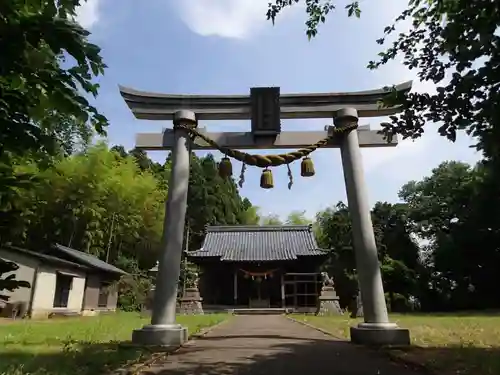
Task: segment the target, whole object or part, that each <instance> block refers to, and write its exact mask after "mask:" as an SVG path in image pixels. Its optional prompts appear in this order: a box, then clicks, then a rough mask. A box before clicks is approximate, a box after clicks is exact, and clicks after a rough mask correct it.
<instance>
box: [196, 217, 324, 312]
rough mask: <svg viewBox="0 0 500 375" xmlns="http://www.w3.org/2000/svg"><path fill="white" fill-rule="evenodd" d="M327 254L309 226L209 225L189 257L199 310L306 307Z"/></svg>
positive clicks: (317, 288) (318, 284)
mask: <svg viewBox="0 0 500 375" xmlns="http://www.w3.org/2000/svg"><path fill="white" fill-rule="evenodd" d="M326 255H327V252H326V251H324V250H321V249H318V245H317V243H316V239H315V238H314V233H313V230H312V226H311V225H283V226H274V225H267V226H258V225H252V226H208V227H207V233H206V237H205V240H204V242H203V246H202V248H201V249H199V250H196V251H192V252H189V254H188V259H189V260H190V261H191V262H193V263H195V264H197V265H198V266H199V268H200V276H199V277H200V280H199V284H198V285H199V290H200V294H201V297H202V298H203V305H204V308H208V309H210V308H290V309H294V310H296V311H309V310H313V309H314V308H315V307H316V305H317V301H318V296H319V294H320V291H321V285H322V281H321V276H320V273H319V267H320V266H321V264H322V263H323V261H324V260H325V258H326Z"/></svg>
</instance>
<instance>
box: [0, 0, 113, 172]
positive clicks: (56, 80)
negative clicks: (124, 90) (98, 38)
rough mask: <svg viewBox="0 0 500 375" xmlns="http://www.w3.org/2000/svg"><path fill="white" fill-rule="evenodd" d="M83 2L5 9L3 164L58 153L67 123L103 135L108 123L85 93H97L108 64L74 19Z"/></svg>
mask: <svg viewBox="0 0 500 375" xmlns="http://www.w3.org/2000/svg"><path fill="white" fill-rule="evenodd" d="M80 3H81V1H79V0H74V1H62V0H57V1H41V2H40V1H39V2H36V1H35V2H33V1H31V2H28V3H26V2H25V1H21V0H12V1H4V2H2V4H1V5H0V15H1V16H0V30H1V34H2V36H3V37H2V38H1V39H0V50H1V51H2V59H0V77H2V78H1V79H0V97H1V98H2V101H0V144H1V145H2V147H1V149H0V161H3V162H4V163H6V164H8V161H6V160H5V158H8V157H9V155H10V154H11V153H14V154H24V153H25V152H26V150H35V151H37V152H39V151H40V149H41V150H42V152H48V153H53V152H54V151H55V146H56V142H55V141H57V134H58V133H60V132H61V131H62V132H64V130H65V128H66V129H67V125H68V124H67V122H65V121H70V122H72V121H73V120H74V123H77V124H81V126H82V127H83V128H85V124H91V125H92V126H93V127H94V129H95V130H97V132H98V133H101V134H104V127H105V126H106V125H107V121H106V119H105V118H104V116H102V115H101V114H99V113H98V111H97V110H96V108H94V107H93V106H92V105H91V104H90V103H89V101H88V100H87V98H86V95H85V94H91V95H94V96H95V95H97V90H98V87H99V86H98V85H97V84H95V83H93V82H92V79H93V77H95V76H98V75H100V74H102V73H103V72H104V68H105V65H104V63H103V62H102V59H101V57H100V55H99V53H100V49H99V47H97V46H96V45H94V44H92V43H90V42H89V41H88V36H89V32H88V31H86V30H85V29H83V28H82V27H81V26H80V25H78V24H77V23H75V22H74V21H73V20H72V19H73V16H74V14H75V9H76V8H77V7H78V6H79V5H80ZM60 120H63V121H62V122H61V121H60ZM57 122H61V123H62V124H65V126H64V127H63V128H61V127H60V125H54V124H56V123H57ZM47 124H50V125H47Z"/></svg>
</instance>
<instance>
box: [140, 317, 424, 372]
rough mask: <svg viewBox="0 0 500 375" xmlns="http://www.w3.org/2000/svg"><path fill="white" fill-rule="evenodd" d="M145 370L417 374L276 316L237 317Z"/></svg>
mask: <svg viewBox="0 0 500 375" xmlns="http://www.w3.org/2000/svg"><path fill="white" fill-rule="evenodd" d="M143 374H151V375H152V374H155V375H156V374H158V375H160V374H161V375H229V374H237V375H245V374H248V375H327V374H328V375H419V373H417V372H413V371H411V370H409V369H406V368H405V367H403V366H401V365H396V364H394V363H391V362H390V361H389V360H388V359H387V358H384V357H383V356H382V355H379V354H377V353H375V352H374V351H371V350H367V349H364V348H361V347H356V346H354V345H352V344H350V343H347V342H343V341H337V340H333V339H332V338H331V337H330V336H327V335H325V334H323V333H321V332H319V331H316V330H314V329H311V328H308V327H306V326H303V325H302V324H299V323H295V322H293V321H291V320H288V319H287V318H285V317H284V316H279V315H278V316H277V315H267V316H258V315H254V316H235V317H233V319H232V320H231V321H229V322H227V323H224V324H222V325H221V326H219V327H217V328H215V329H214V330H212V331H211V332H209V333H208V334H207V335H206V336H204V337H202V338H199V339H196V340H195V341H193V342H190V343H189V344H188V345H186V346H185V347H184V348H182V349H181V350H180V351H179V352H177V353H175V354H172V355H170V356H169V357H168V359H166V360H165V362H164V363H159V364H157V365H156V366H154V367H152V368H150V369H149V370H146V371H145V372H143Z"/></svg>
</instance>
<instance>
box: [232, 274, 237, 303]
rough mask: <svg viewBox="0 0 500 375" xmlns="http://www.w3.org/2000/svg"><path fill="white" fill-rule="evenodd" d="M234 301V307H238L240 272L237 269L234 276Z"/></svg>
mask: <svg viewBox="0 0 500 375" xmlns="http://www.w3.org/2000/svg"><path fill="white" fill-rule="evenodd" d="M233 300H234V306H237V305H238V270H237V269H236V268H235V270H234V276H233Z"/></svg>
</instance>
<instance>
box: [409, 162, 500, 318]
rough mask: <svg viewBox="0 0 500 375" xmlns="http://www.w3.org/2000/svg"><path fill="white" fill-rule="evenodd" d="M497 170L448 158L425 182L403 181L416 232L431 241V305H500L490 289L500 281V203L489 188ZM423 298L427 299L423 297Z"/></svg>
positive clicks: (428, 263) (427, 250) (428, 255)
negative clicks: (492, 176) (499, 217)
mask: <svg viewBox="0 0 500 375" xmlns="http://www.w3.org/2000/svg"><path fill="white" fill-rule="evenodd" d="M495 172H496V171H491V170H489V169H486V168H484V165H483V163H479V164H478V165H477V166H476V167H474V168H472V167H471V166H469V165H467V164H464V163H460V162H447V163H443V164H441V165H440V166H438V167H437V168H435V169H434V170H433V171H432V174H431V175H430V176H429V177H426V178H424V179H423V180H422V181H418V182H415V181H412V182H409V183H408V184H406V185H405V186H403V188H402V189H401V192H400V196H401V198H402V199H404V200H405V201H407V202H408V204H409V206H410V208H411V210H410V216H409V218H410V219H411V221H412V222H413V225H414V228H415V229H414V231H415V232H416V233H418V235H419V236H420V237H421V238H423V239H425V240H426V241H427V246H426V248H425V252H424V257H425V258H424V259H425V263H426V270H427V272H428V279H429V280H428V283H429V293H428V295H427V298H428V301H427V303H425V305H428V308H441V309H457V308H459V309H468V308H469V309H470V308H498V307H499V306H500V300H499V298H498V297H497V296H496V295H495V294H494V293H493V294H492V293H491V292H490V290H491V285H496V283H498V282H499V281H500V279H499V276H498V270H497V267H496V266H495V265H496V264H498V262H499V261H500V257H499V254H498V250H497V243H498V240H499V238H500V236H499V234H500V233H499V230H498V226H497V224H498V220H499V219H498V215H499V213H500V205H499V201H498V198H496V193H494V191H492V190H490V189H489V188H490V185H489V175H490V174H494V173H495ZM423 302H424V301H423Z"/></svg>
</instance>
